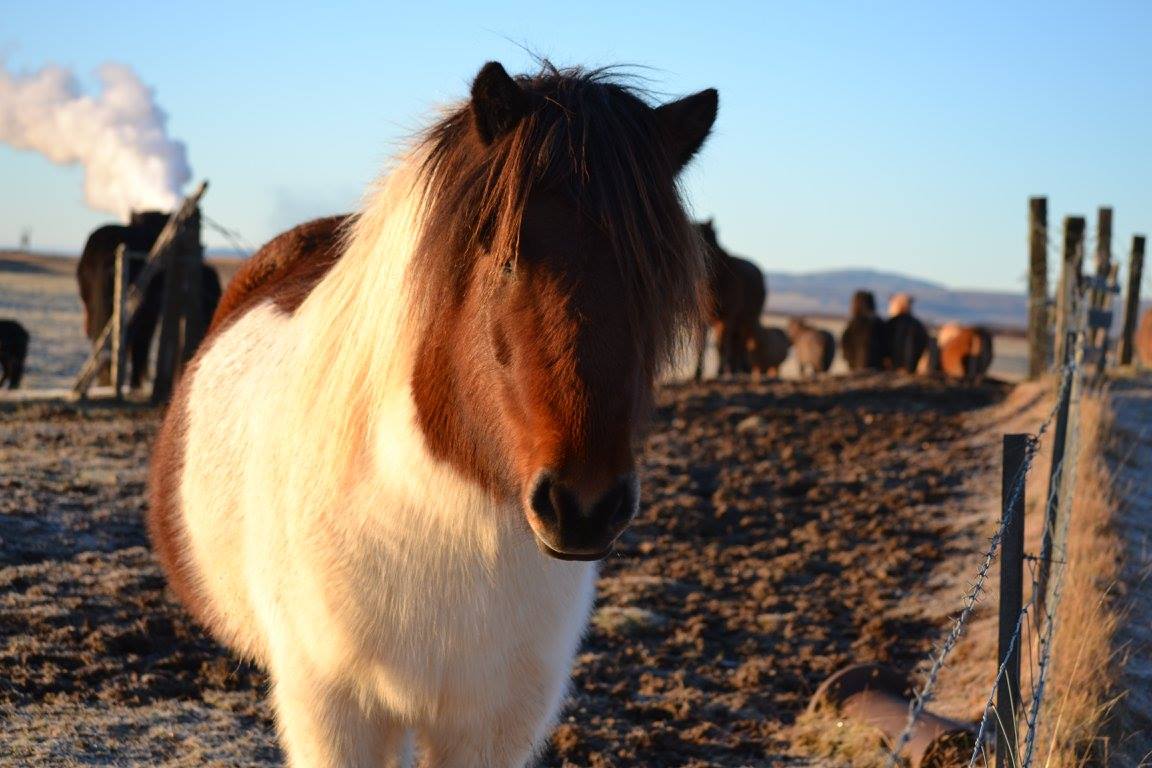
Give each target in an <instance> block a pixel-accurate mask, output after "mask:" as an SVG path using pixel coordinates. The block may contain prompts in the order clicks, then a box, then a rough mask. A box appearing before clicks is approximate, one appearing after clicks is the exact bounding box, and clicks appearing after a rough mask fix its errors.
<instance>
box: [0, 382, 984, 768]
mask: <svg viewBox="0 0 1152 768" xmlns="http://www.w3.org/2000/svg"><path fill="white" fill-rule="evenodd" d="M1005 393H1006V388H1005V387H1004V386H1002V385H999V384H995V383H987V384H984V385H982V386H979V387H974V388H966V387H960V386H957V385H952V384H946V383H941V382H935V381H926V380H919V379H911V378H900V377H890V376H870V377H837V378H829V379H824V380H820V381H814V382H799V381H783V382H769V383H763V384H751V383H749V382H746V381H745V382H706V383H704V384H680V385H670V386H668V387H666V388H664V389H663V391H662V392H661V395H660V398H659V408H658V412H657V414H656V421H655V428H654V430H653V432H652V434H651V437H650V438H649V440H648V445H647V451H646V458H645V466H644V504H643V510H642V512H641V515H640V517H639V519H638V520H637V521H636V523H635V524H634V526H633V527H632V528H631V529H630V530H629V531H628V532H627V533H626V534H625V535H624V536H623V537H622V539H621V541H620V543H619V545H618V547H617V551H616V552H615V554H614V555H613V556H611V557H610V558H609V559H608V560H607V561H605V563H604V564H603V567H602V578H601V581H600V592H599V602H598V610H597V612H596V614H595V616H594V618H593V623H592V626H591V628H590V630H589V632H588V635H587V637H586V639H585V642H584V645H583V647H582V649H581V651H580V654H579V656H578V659H577V663H576V667H575V672H574V682H573V686H572V691H571V696H570V699H569V701H568V703H567V706H566V709H565V711H564V714H563V715H562V717H561V720H560V723H559V725H558V726H557V728H556V730H555V733H554V735H553V738H552V740H551V743H550V745H549V747H548V749H547V750H546V752H545V754H544V755H543V757H542V759H541V761H540V764H541V765H544V766H768V765H805V766H808V765H815V764H816V763H814V762H812V761H811V760H810V759H809V758H806V757H805V756H802V755H797V754H794V750H793V748H792V744H791V741H790V737H789V728H790V726H791V724H792V722H793V721H794V719H795V717H796V716H797V714H798V713H799V712H800V711H802V710H803V708H804V707H805V706H806V705H807V702H808V699H809V697H810V695H811V694H812V692H813V691H814V690H815V688H816V686H817V685H818V684H819V683H820V682H821V681H822V680H823V679H824V678H825V677H827V675H829V674H830V673H831V672H833V671H835V670H837V669H839V668H840V667H842V666H844V665H846V664H849V663H853V662H858V661H872V660H879V661H884V662H887V663H890V664H892V665H893V666H896V667H897V668H900V669H904V670H915V669H917V668H918V667H917V665H918V664H920V663H921V662H922V660H923V659H924V658H925V657H926V656H927V654H928V652H929V650H930V649H931V647H932V644H933V642H934V641H935V640H937V639H938V638H939V637H940V633H941V629H942V628H943V627H944V626H945V623H946V621H947V611H948V609H950V608H952V607H954V606H955V605H956V602H955V600H954V597H955V595H957V594H958V590H959V587H958V585H957V584H954V583H952V584H946V585H945V584H940V578H939V574H940V573H941V570H942V569H943V570H945V571H948V570H954V569H953V568H950V567H948V565H949V564H950V563H951V564H955V563H960V562H967V561H968V560H969V559H970V558H971V556H972V553H973V552H974V551H975V550H976V548H977V547H978V545H979V544H980V540H979V538H980V537H979V533H980V532H979V531H977V532H973V531H972V530H971V526H970V525H964V524H963V521H962V520H961V516H960V515H958V513H957V510H958V509H961V508H965V507H966V505H967V506H968V507H970V505H971V501H972V499H971V497H972V495H973V487H974V486H981V485H984V486H989V485H993V484H995V483H997V482H998V479H999V474H998V472H999V467H998V465H997V464H995V463H994V461H992V460H990V455H989V452H988V451H986V450H982V449H980V448H979V445H978V441H974V440H973V437H974V435H975V433H976V431H977V430H978V429H980V428H981V427H977V426H975V425H976V424H977V422H980V421H981V419H980V418H974V414H975V413H986V411H984V409H985V408H987V407H988V406H990V405H993V404H995V403H997V402H999V401H1000V400H1001V399H1002V398H1003V397H1004V395H1005ZM157 422H158V414H157V413H156V412H155V411H153V410H150V409H145V408H135V407H121V408H112V407H97V406H88V407H85V408H83V409H81V408H77V407H65V406H44V405H40V406H29V405H24V406H19V407H11V408H9V409H7V410H0V730H2V732H3V739H2V741H0V764H2V765H20V766H25V765H30V766H32V765H35V766H47V765H53V766H55V765H149V766H156V765H162V766H191V765H278V764H280V761H281V756H280V753H279V751H278V749H277V748H276V746H275V736H274V726H273V723H272V720H271V715H270V711H269V708H268V706H267V704H266V703H265V700H264V691H265V687H266V680H265V678H264V676H263V675H262V673H261V672H260V671H259V670H257V669H254V668H253V667H250V666H248V665H246V664H244V663H242V662H240V661H238V660H237V659H236V658H234V657H233V656H231V655H229V654H228V653H227V651H225V650H223V649H221V648H220V647H219V646H217V645H216V644H215V643H214V642H212V641H211V640H210V639H208V638H207V637H206V636H205V635H204V634H203V633H202V632H201V631H200V630H199V629H198V628H197V627H196V626H195V625H194V624H193V623H192V622H191V621H190V620H189V619H188V618H187V617H186V616H185V614H184V613H183V612H182V610H181V609H180V608H179V606H178V605H176V604H175V603H173V602H172V599H171V597H170V596H169V595H168V594H167V593H166V591H165V587H164V579H163V577H162V575H161V573H160V570H159V568H158V566H157V565H156V563H155V561H154V560H153V558H152V555H151V553H150V550H149V547H148V541H147V537H146V535H145V532H144V527H143V514H144V509H145V493H144V490H145V479H146V471H147V460H148V450H149V445H150V442H151V438H152V436H153V434H154V432H155V428H156V426H157ZM941 591H944V592H946V596H947V599H948V603H947V605H945V606H943V607H942V606H941V605H940V604H939V601H935V600H933V599H932V596H933V595H934V594H936V593H937V592H941Z"/></svg>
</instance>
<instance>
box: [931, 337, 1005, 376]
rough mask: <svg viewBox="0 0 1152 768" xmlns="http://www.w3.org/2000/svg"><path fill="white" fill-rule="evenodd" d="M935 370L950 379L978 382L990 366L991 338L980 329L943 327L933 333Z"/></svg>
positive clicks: (991, 354)
mask: <svg viewBox="0 0 1152 768" xmlns="http://www.w3.org/2000/svg"><path fill="white" fill-rule="evenodd" d="M936 348H937V350H938V352H937V355H938V370H939V372H940V373H943V374H944V375H945V376H947V377H948V378H950V379H959V380H961V381H967V382H977V381H980V380H981V379H982V378H983V377H984V375H985V374H986V373H987V372H988V369H989V368H990V367H991V366H992V356H993V347H992V334H991V333H990V332H989V331H988V329H987V328H983V327H980V326H964V325H960V324H958V323H945V324H944V325H942V326H940V330H939V331H937V333H936Z"/></svg>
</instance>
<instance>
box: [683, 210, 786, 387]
mask: <svg viewBox="0 0 1152 768" xmlns="http://www.w3.org/2000/svg"><path fill="white" fill-rule="evenodd" d="M696 227H697V230H698V231H699V232H700V237H701V238H702V239H703V240H704V244H705V246H706V248H707V251H708V256H709V260H710V266H711V277H712V279H711V284H710V287H711V295H712V304H711V315H710V317H709V320H710V323H711V325H712V327H713V328H715V330H716V346H717V351H718V352H719V354H720V370H719V373H720V374H724V373H748V372H749V371H750V370H751V367H750V366H749V361H748V357H747V354H746V350H747V348H748V345H749V343H755V341H754V335H755V332H756V328H758V327H759V326H760V315H761V314H762V313H763V312H764V303H765V302H766V301H767V300H768V283H767V281H765V279H764V273H763V272H761V271H760V268H759V267H757V266H756V265H755V264H753V263H752V262H750V261H748V260H747V259H742V258H740V257H739V256H733V255H731V254H730V253H728V252H727V251H725V250H724V249H723V248H721V247H720V242H719V241H718V240H717V239H716V227H715V226H714V224H713V222H712V220H711V219H709V220H708V221H706V222H703V223H700V224H697V225H696ZM700 336H701V339H700V354H699V357H698V358H697V360H696V381H700V380H701V379H702V378H703V377H704V355H705V352H706V351H707V347H708V329H707V326H702V332H701V334H700Z"/></svg>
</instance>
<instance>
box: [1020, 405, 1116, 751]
mask: <svg viewBox="0 0 1152 768" xmlns="http://www.w3.org/2000/svg"><path fill="white" fill-rule="evenodd" d="M1081 409H1082V410H1081V425H1082V426H1081V447H1080V461H1079V465H1078V467H1077V478H1076V490H1075V499H1076V501H1075V503H1074V505H1073V508H1072V518H1071V522H1070V525H1069V530H1068V537H1067V542H1066V551H1065V555H1064V556H1065V562H1066V567H1065V569H1064V573H1063V598H1062V600H1061V602H1060V605H1059V609H1058V614H1057V618H1056V625H1055V637H1054V641H1053V650H1052V666H1051V671H1050V674H1049V682H1048V687H1047V691H1046V693H1045V699H1044V701H1043V703H1042V705H1041V708H1040V723H1039V726H1038V735H1037V740H1036V741H1037V743H1036V750H1035V758H1034V762H1033V764H1034V765H1037V766H1045V768H1073V767H1076V766H1089V765H1109V764H1110V755H1109V750H1108V744H1109V741H1108V738H1107V737H1106V736H1105V725H1106V723H1107V721H1108V716H1109V713H1110V711H1111V710H1112V708H1113V707H1114V706H1115V703H1116V701H1117V698H1116V695H1115V693H1114V690H1115V687H1116V683H1117V679H1118V676H1117V670H1118V669H1119V667H1120V663H1119V659H1118V657H1117V653H1116V650H1115V647H1116V645H1115V642H1114V638H1115V635H1116V632H1117V629H1118V627H1119V626H1120V624H1121V622H1122V621H1123V620H1124V617H1123V614H1122V611H1123V608H1122V607H1121V604H1120V602H1119V601H1118V600H1117V599H1115V598H1116V594H1115V593H1116V587H1117V584H1118V579H1119V576H1120V568H1121V559H1120V557H1119V554H1120V553H1121V552H1122V551H1123V548H1122V545H1121V542H1120V540H1119V539H1118V536H1117V532H1116V525H1115V521H1114V520H1113V513H1114V511H1115V510H1116V509H1117V508H1118V503H1117V501H1118V500H1117V498H1116V495H1115V483H1114V481H1113V477H1112V473H1111V471H1110V470H1109V468H1108V466H1107V465H1106V463H1105V461H1104V455H1105V451H1106V449H1108V447H1109V441H1110V439H1111V435H1112V434H1113V429H1112V423H1111V421H1112V420H1111V414H1110V412H1109V411H1108V409H1107V400H1106V396H1101V397H1086V398H1085V399H1084V400H1083V402H1082V405H1081ZM1057 557H1059V555H1057ZM1054 577H1055V570H1054ZM1025 684H1026V682H1025Z"/></svg>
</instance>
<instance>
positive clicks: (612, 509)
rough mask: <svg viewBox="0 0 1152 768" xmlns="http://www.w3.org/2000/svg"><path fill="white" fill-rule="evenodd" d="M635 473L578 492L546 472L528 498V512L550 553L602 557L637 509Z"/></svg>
mask: <svg viewBox="0 0 1152 768" xmlns="http://www.w3.org/2000/svg"><path fill="white" fill-rule="evenodd" d="M637 503H638V487H637V482H636V475H635V473H629V474H627V475H623V476H621V477H618V478H617V479H616V480H615V481H614V482H612V483H611V485H609V487H608V488H607V489H606V490H600V491H599V492H595V491H594V492H592V493H589V492H588V491H587V490H585V491H584V493H578V492H577V489H576V488H574V487H573V486H572V485H571V484H569V483H566V482H564V480H562V479H561V478H559V477H557V476H556V475H555V474H554V473H552V472H550V471H548V470H544V471H542V472H540V473H539V474H537V475H536V479H535V481H534V483H533V485H532V492H531V493H530V494H529V498H528V507H529V508H528V516H529V521H530V522H531V524H532V529H533V530H534V531H535V533H536V538H537V541H538V543H539V544H540V545H541V549H543V550H544V551H545V553H546V554H549V555H552V556H553V557H559V558H561V559H566V560H598V559H600V558H602V557H604V556H605V555H607V554H608V552H609V550H610V549H611V548H612V542H613V541H615V540H616V537H617V536H619V535H620V532H621V531H623V530H624V528H625V527H626V526H627V525H628V522H629V521H630V520H631V519H632V516H633V515H634V514H635V513H636V507H637Z"/></svg>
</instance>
